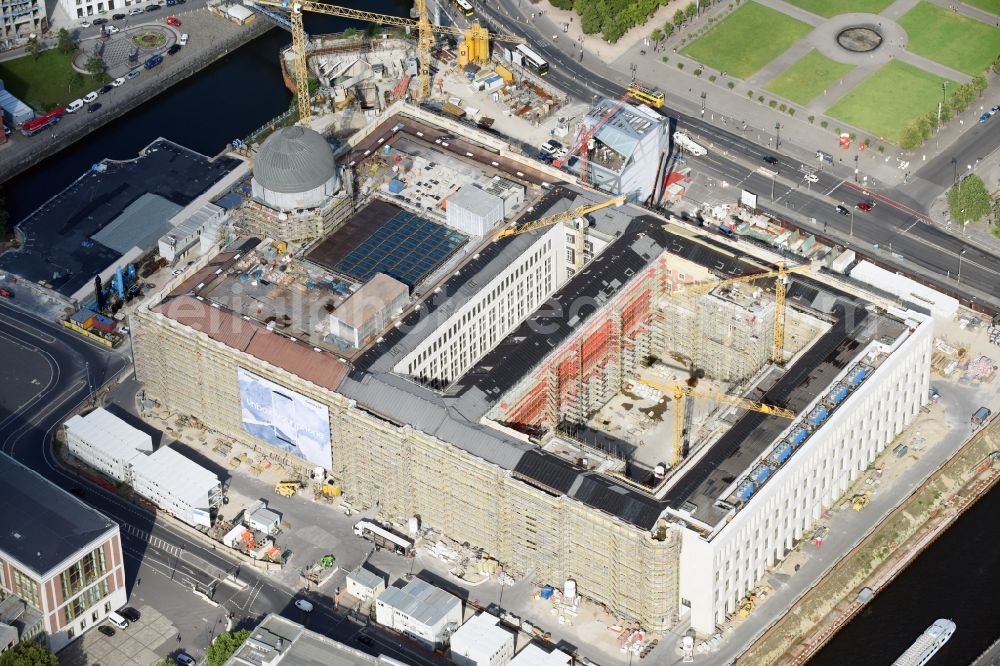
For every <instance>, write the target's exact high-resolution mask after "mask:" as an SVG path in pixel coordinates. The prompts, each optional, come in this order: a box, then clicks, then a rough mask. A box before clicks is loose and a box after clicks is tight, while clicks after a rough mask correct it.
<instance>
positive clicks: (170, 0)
mask: <svg viewBox="0 0 1000 666" xmlns="http://www.w3.org/2000/svg"><path fill="white" fill-rule="evenodd" d="M176 4H177V0H167V7H173V6H174V5H176Z"/></svg>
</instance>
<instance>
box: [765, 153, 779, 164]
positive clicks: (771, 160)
mask: <svg viewBox="0 0 1000 666" xmlns="http://www.w3.org/2000/svg"><path fill="white" fill-rule="evenodd" d="M764 161H765V162H767V163H768V164H777V163H778V158H777V157H775V156H774V155H764Z"/></svg>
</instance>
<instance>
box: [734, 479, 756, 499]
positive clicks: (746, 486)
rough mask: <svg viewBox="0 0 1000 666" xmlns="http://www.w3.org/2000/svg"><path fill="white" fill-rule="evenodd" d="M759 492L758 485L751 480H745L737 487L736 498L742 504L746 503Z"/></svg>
mask: <svg viewBox="0 0 1000 666" xmlns="http://www.w3.org/2000/svg"><path fill="white" fill-rule="evenodd" d="M756 490H757V484H756V483H754V482H753V481H752V480H751V479H743V482H742V483H740V485H739V486H737V487H736V496H737V497H739V499H740V501H741V502H746V501H747V500H748V499H750V497H751V496H752V495H753V494H754V492H755V491H756Z"/></svg>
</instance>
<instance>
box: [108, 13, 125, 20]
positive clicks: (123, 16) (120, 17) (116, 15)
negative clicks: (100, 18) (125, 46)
mask: <svg viewBox="0 0 1000 666" xmlns="http://www.w3.org/2000/svg"><path fill="white" fill-rule="evenodd" d="M111 20H112V21H124V20H125V15H124V14H114V15H113V16H112V17H111Z"/></svg>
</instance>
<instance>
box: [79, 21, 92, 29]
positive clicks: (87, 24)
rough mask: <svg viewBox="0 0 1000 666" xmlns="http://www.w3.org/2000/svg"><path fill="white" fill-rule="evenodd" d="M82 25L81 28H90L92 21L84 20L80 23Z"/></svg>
mask: <svg viewBox="0 0 1000 666" xmlns="http://www.w3.org/2000/svg"><path fill="white" fill-rule="evenodd" d="M80 27H81V28H89V27H90V21H83V22H82V23H80Z"/></svg>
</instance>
